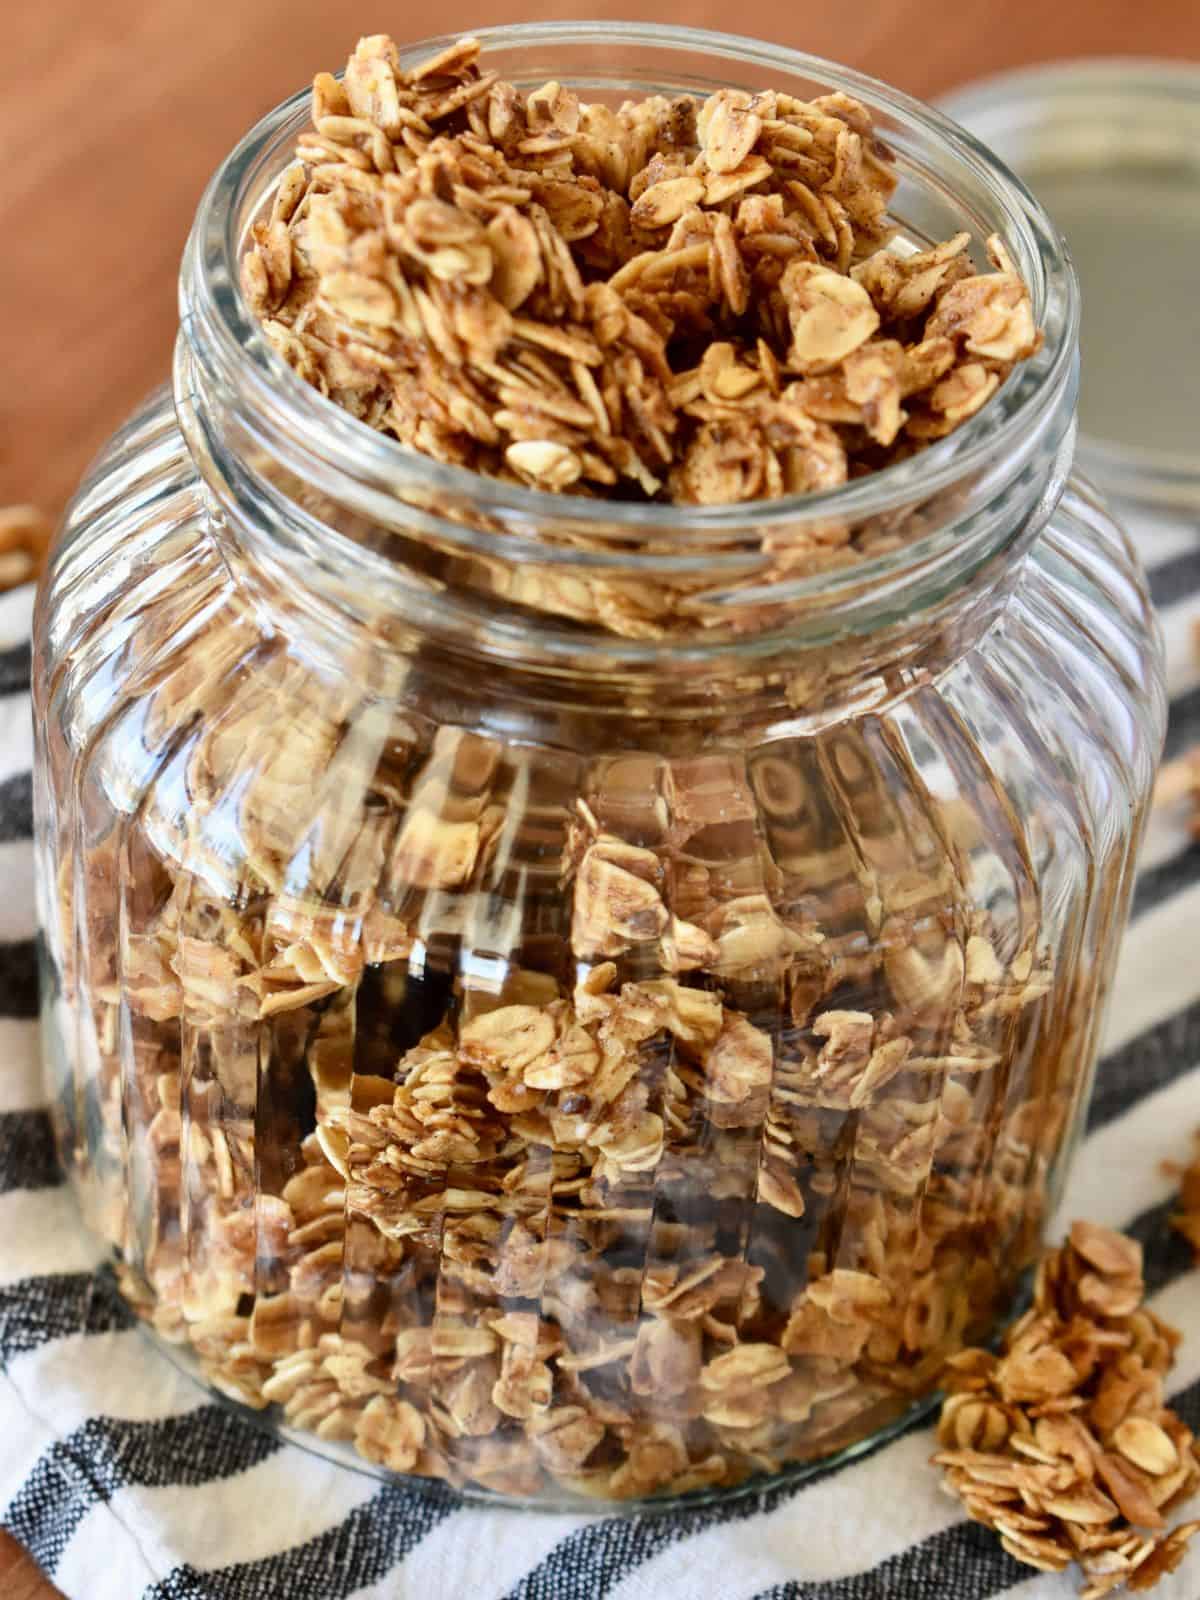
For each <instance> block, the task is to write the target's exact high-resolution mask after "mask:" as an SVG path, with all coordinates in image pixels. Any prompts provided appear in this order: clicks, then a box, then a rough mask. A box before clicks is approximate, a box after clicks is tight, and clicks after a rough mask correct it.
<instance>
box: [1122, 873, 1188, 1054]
mask: <svg viewBox="0 0 1200 1600" xmlns="http://www.w3.org/2000/svg"><path fill="white" fill-rule="evenodd" d="M1197 929H1200V884H1194V885H1193V886H1192V887H1191V888H1190V889H1187V890H1185V891H1184V892H1183V893H1182V894H1177V895H1175V896H1173V897H1172V898H1171V899H1170V900H1166V901H1164V902H1163V904H1162V905H1160V906H1156V907H1155V908H1154V910H1153V911H1147V912H1146V914H1145V916H1142V917H1139V918H1138V919H1137V921H1136V922H1135V923H1134V924H1133V925H1132V927H1131V928H1130V929H1129V931H1128V932H1127V933H1126V935H1125V942H1124V944H1123V945H1122V947H1121V955H1120V960H1119V961H1118V963H1117V972H1116V977H1115V979H1114V981H1113V990H1112V999H1111V1000H1110V1002H1109V1008H1108V1020H1107V1025H1106V1027H1105V1030H1104V1044H1103V1050H1104V1051H1105V1052H1107V1051H1109V1050H1116V1049H1118V1048H1119V1047H1120V1046H1121V1045H1123V1044H1127V1043H1128V1041H1129V1040H1130V1039H1132V1038H1133V1037H1134V1036H1135V1035H1136V1034H1139V1033H1142V1032H1143V1031H1144V1030H1145V1029H1146V1028H1150V1027H1153V1026H1154V1024H1155V1023H1156V1022H1160V1021H1162V1019H1163V1018H1164V1017H1168V1016H1170V1015H1171V1014H1172V1013H1173V1012H1175V1011H1182V1010H1183V1008H1184V1006H1186V1005H1188V1004H1190V1002H1191V1001H1193V1000H1194V999H1195V998H1196V993H1197V989H1198V988H1200V963H1198V961H1197Z"/></svg>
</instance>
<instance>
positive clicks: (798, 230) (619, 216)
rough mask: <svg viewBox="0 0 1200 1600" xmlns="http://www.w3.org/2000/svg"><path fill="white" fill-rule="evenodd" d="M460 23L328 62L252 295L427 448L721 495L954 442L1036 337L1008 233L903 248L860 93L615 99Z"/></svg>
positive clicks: (653, 494)
mask: <svg viewBox="0 0 1200 1600" xmlns="http://www.w3.org/2000/svg"><path fill="white" fill-rule="evenodd" d="M479 56H480V46H479V43H478V41H476V40H473V39H464V40H461V41H460V42H459V43H458V44H456V45H454V46H452V47H451V48H450V49H448V50H446V51H444V52H443V53H442V54H441V55H439V56H437V57H436V58H434V59H432V60H428V61H425V62H423V63H422V64H421V65H420V66H418V67H415V68H413V69H411V70H409V71H404V70H402V68H401V66H400V53H399V51H398V49H397V47H396V45H395V43H394V42H393V41H392V40H391V39H390V38H388V37H387V36H385V35H375V36H373V37H370V38H364V39H362V40H360V41H359V44H358V46H357V47H356V49H355V51H354V53H353V55H352V56H351V57H350V60H349V62H348V64H347V67H346V73H345V77H344V80H343V81H342V82H340V83H339V82H338V81H337V80H336V79H335V78H334V77H333V76H332V75H331V74H329V73H321V74H319V75H318V76H317V78H316V80H315V82H314V85H313V125H312V128H311V129H310V130H307V131H306V132H305V133H304V134H303V135H302V136H301V138H300V140H299V143H298V145H297V147H296V160H295V162H294V164H293V165H291V166H290V167H289V168H288V169H287V170H286V171H285V173H284V174H283V177H282V179H281V181H280V183H279V186H278V190H277V192H276V195H275V199H274V205H273V209H272V211H271V214H270V216H269V218H267V219H265V220H263V221H262V222H260V223H259V224H258V225H257V227H256V229H255V232H254V242H253V244H252V246H251V248H250V250H249V251H248V253H247V255H246V257H245V261H244V274H243V276H244V284H245V289H246V293H247V296H248V298H249V301H250V304H251V306H252V307H253V309H254V310H255V312H256V313H257V314H258V316H259V317H260V318H261V319H262V324H263V327H264V329H265V332H266V334H267V337H268V338H269V339H270V341H271V343H272V344H273V345H274V346H275V348H276V349H277V350H278V351H279V352H280V353H281V354H282V355H283V356H284V358H285V359H286V360H287V361H288V362H289V363H290V364H291V366H292V367H293V368H294V369H295V370H296V372H297V373H299V375H300V376H301V377H302V378H304V379H305V380H306V381H307V382H308V383H310V384H312V385H313V386H314V387H316V388H317V389H319V390H320V391H321V392H322V393H323V394H325V395H327V396H328V397H329V398H330V399H331V400H333V401H334V402H336V403H337V404H338V405H340V406H342V407H344V408H345V409H346V410H348V411H349V412H351V413H352V414H353V415H354V416H356V417H358V418H359V419H360V420H361V421H363V422H364V423H366V424H368V425H369V426H370V427H372V428H377V429H379V430H381V431H383V432H386V433H390V434H392V435H394V436H395V437H396V438H397V439H399V440H401V441H402V442H403V443H404V444H406V445H410V446H412V447H413V448H414V449H416V450H419V451H421V452H423V453H425V454H426V455H429V456H432V457H434V458H435V459H437V460H439V461H445V462H453V463H456V464H458V465H461V466H465V467H469V468H473V469H474V470H476V471H478V472H480V473H485V474H488V475H490V476H492V477H497V478H503V479H507V480H509V481H515V482H520V483H523V484H527V485H531V486H534V487H536V488H538V489H543V490H551V491H556V492H563V493H571V494H588V495H601V496H605V495H607V496H613V497H620V498H625V499H630V498H633V499H642V498H644V499H651V500H655V499H656V500H667V501H675V502H682V503H689V504H696V505H724V504H733V503H736V502H742V501H750V500H757V499H763V498H771V497H776V496H780V495H785V494H796V493H804V492H809V491H816V490H822V489H828V488H832V487H835V486H837V485H838V484H842V483H845V482H846V481H847V480H849V479H853V478H857V477H859V476H861V475H863V474H865V473H869V472H873V471H875V470H878V469H879V468H881V467H885V466H887V465H889V464H890V463H892V462H895V461H898V460H901V459H903V458H904V457H906V456H908V455H911V454H912V453H913V452H914V451H917V450H920V449H921V448H922V447H924V446H925V445H926V444H928V443H929V442H930V441H931V440H934V439H938V438H940V437H942V436H943V435H945V434H947V433H950V432H951V431H952V430H953V429H955V428H956V427H958V426H959V425H960V424H961V423H962V422H964V421H965V420H966V419H967V418H968V417H970V416H972V415H973V414H974V413H975V412H977V411H978V410H979V408H980V407H981V406H982V405H984V404H985V402H986V401H987V400H988V399H989V398H990V397H991V396H992V395H993V394H994V393H995V392H996V390H997V389H998V388H999V386H1000V384H1001V383H1002V382H1003V381H1004V379H1005V378H1006V376H1007V375H1008V373H1009V372H1010V371H1011V370H1012V367H1013V366H1014V364H1015V363H1017V362H1019V361H1021V360H1024V359H1025V358H1027V357H1028V356H1030V355H1032V354H1033V353H1034V352H1035V351H1036V350H1037V349H1038V348H1039V346H1040V343H1041V335H1040V334H1039V332H1038V330H1037V329H1036V327H1035V326H1034V319H1033V313H1032V308H1031V305H1030V298H1029V294H1028V291H1027V289H1026V287H1025V285H1024V284H1023V282H1022V281H1021V279H1020V277H1019V276H1018V274H1017V271H1016V269H1015V267H1014V265H1013V263H1012V261H1011V259H1010V257H1009V255H1008V253H1007V251H1006V250H1005V248H1004V245H1003V243H1002V242H1001V240H1000V239H999V238H996V237H993V238H992V239H990V240H989V241H988V244H987V249H988V255H989V257H990V260H991V263H992V266H993V268H994V270H993V271H991V272H986V273H980V272H977V270H976V268H975V266H974V264H973V263H972V261H971V258H970V254H969V247H970V244H971V240H970V236H969V235H968V234H966V233H959V234H957V235H956V236H955V237H954V238H952V239H948V240H945V241H944V242H941V243H938V244H936V245H934V246H933V247H932V248H930V249H927V250H922V251H920V252H919V253H917V252H915V251H914V252H912V253H904V250H903V248H901V249H896V248H889V240H891V238H892V235H893V228H892V224H891V222H890V220H889V217H888V212H887V206H888V200H889V198H890V196H891V194H892V191H893V189H894V187H895V182H896V179H895V176H894V173H893V168H892V158H891V154H890V152H889V151H888V149H887V148H886V146H885V145H884V144H883V143H882V142H881V141H880V140H879V138H878V137H877V136H876V134H875V133H874V131H873V128H872V122H871V117H870V114H869V112H868V111H867V110H866V108H865V107H863V106H862V105H860V104H859V103H858V102H857V101H855V100H854V99H852V98H850V97H849V96H848V95H846V94H843V93H840V92H839V93H834V94H828V95H822V96H820V97H819V98H817V99H814V100H812V101H803V100H799V99H796V98H795V97H793V96H791V95H788V94H784V93H780V92H776V91H774V90H771V89H766V90H762V91H760V92H759V93H756V94H750V93H747V92H745V91H742V90H739V89H722V90H719V91H718V92H716V93H715V94H712V95H710V96H709V97H708V99H707V100H705V101H704V102H703V103H700V102H697V101H696V100H695V99H693V98H690V97H687V96H684V97H681V98H678V99H666V98H664V97H661V96H652V97H650V98H648V99H645V100H641V101H636V102H633V101H628V102H626V103H625V104H623V105H622V106H620V108H619V109H616V110H614V109H611V108H610V107H608V106H606V105H602V104H588V103H583V102H581V101H580V100H579V98H578V96H577V95H576V94H574V93H573V92H572V90H571V89H570V88H568V87H566V86H564V85H562V84H559V83H554V82H551V83H547V84H545V85H544V86H543V87H542V88H540V89H537V90H534V91H533V92H531V93H528V94H526V93H522V92H520V91H519V90H518V89H516V88H515V87H514V86H513V85H512V84H510V83H505V82H504V81H502V80H501V79H499V78H498V77H497V75H496V74H495V73H494V72H488V71H486V70H484V69H483V68H482V67H481V64H480V60H479Z"/></svg>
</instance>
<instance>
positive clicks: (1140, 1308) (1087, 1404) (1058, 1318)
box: [934, 1222, 1200, 1600]
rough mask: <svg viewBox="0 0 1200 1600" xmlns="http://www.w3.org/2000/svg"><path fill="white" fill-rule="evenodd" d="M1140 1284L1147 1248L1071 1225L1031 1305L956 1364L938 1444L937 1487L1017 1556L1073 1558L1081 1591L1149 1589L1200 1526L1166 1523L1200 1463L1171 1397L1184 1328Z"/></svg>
mask: <svg viewBox="0 0 1200 1600" xmlns="http://www.w3.org/2000/svg"><path fill="white" fill-rule="evenodd" d="M1143 1293H1144V1285H1143V1282H1142V1252H1141V1246H1140V1245H1138V1244H1137V1243H1135V1242H1134V1241H1133V1240H1132V1239H1128V1238H1126V1237H1124V1236H1123V1235H1122V1234H1118V1233H1113V1232H1111V1231H1110V1230H1109V1229H1107V1228H1101V1227H1098V1226H1096V1225H1095V1224H1094V1223H1087V1222H1076V1223H1075V1224H1074V1225H1073V1226H1072V1228H1071V1232H1070V1237H1069V1240H1068V1242H1067V1243H1066V1244H1065V1245H1064V1246H1063V1247H1062V1248H1061V1249H1058V1250H1051V1251H1049V1252H1048V1253H1047V1254H1046V1255H1045V1257H1044V1258H1043V1259H1042V1261H1041V1263H1040V1264H1039V1267H1038V1273H1037V1281H1036V1286H1035V1290H1034V1303H1033V1306H1032V1307H1031V1308H1030V1310H1029V1311H1028V1312H1026V1314H1025V1315H1024V1316H1023V1317H1021V1318H1020V1320H1019V1321H1018V1322H1016V1323H1014V1324H1013V1326H1012V1327H1011V1328H1009V1329H1008V1331H1007V1333H1006V1334H1005V1337H1004V1342H1003V1345H1002V1348H1001V1350H1000V1353H999V1354H993V1353H992V1352H991V1351H988V1350H963V1351H961V1352H960V1353H959V1354H957V1355H955V1356H952V1357H951V1358H950V1360H949V1362H948V1364H947V1373H946V1378H945V1386H946V1388H947V1389H948V1390H949V1397H948V1398H947V1400H946V1401H945V1403H944V1405H943V1407H942V1414H941V1421H940V1423H939V1425H938V1442H939V1444H940V1445H941V1446H942V1448H941V1450H940V1451H939V1453H938V1454H937V1455H936V1456H935V1457H934V1460H935V1462H936V1463H937V1464H938V1465H939V1466H941V1467H942V1468H943V1470H944V1479H943V1483H944V1487H945V1488H946V1490H947V1492H948V1493H950V1494H952V1495H954V1496H956V1497H957V1498H958V1499H960V1500H961V1501H962V1502H963V1504H964V1506H965V1507H966V1509H967V1511H968V1513H969V1514H970V1515H971V1517H973V1518H974V1519H975V1520H976V1521H978V1522H982V1523H984V1524H985V1525H986V1526H987V1527H989V1528H994V1529H995V1530H996V1532H997V1533H999V1534H1000V1536H1001V1543H1002V1544H1003V1546H1004V1548H1005V1549H1006V1550H1007V1551H1008V1552H1009V1554H1010V1555H1013V1556H1015V1557H1016V1558H1017V1560H1018V1561H1022V1562H1024V1563H1025V1564H1026V1565H1028V1566H1031V1567H1036V1568H1038V1569H1039V1570H1040V1571H1043V1572H1062V1571H1065V1569H1066V1568H1067V1567H1069V1566H1070V1565H1071V1563H1072V1562H1076V1563H1078V1565H1079V1567H1080V1569H1081V1570H1082V1572H1083V1575H1084V1578H1085V1580H1086V1585H1085V1588H1084V1589H1083V1591H1082V1597H1081V1600H1101V1596H1103V1595H1107V1594H1111V1593H1112V1592H1113V1591H1114V1590H1115V1589H1119V1588H1121V1587H1122V1586H1125V1587H1127V1588H1128V1589H1130V1590H1134V1591H1141V1590H1144V1589H1149V1588H1151V1587H1152V1586H1153V1585H1154V1584H1155V1583H1156V1582H1157V1581H1158V1579H1159V1578H1161V1577H1162V1576H1163V1575H1164V1574H1166V1573H1168V1572H1172V1571H1174V1570H1175V1568H1176V1567H1177V1566H1178V1565H1179V1563H1180V1561H1181V1560H1182V1559H1183V1556H1184V1553H1185V1551H1186V1549H1187V1545H1188V1542H1189V1540H1190V1539H1192V1538H1193V1537H1194V1535H1195V1534H1196V1533H1197V1532H1198V1531H1200V1522H1186V1523H1180V1524H1179V1525H1177V1526H1176V1527H1175V1528H1173V1529H1171V1530H1170V1531H1169V1532H1168V1531H1166V1529H1167V1523H1166V1517H1167V1515H1168V1514H1169V1513H1170V1512H1172V1511H1173V1510H1175V1508H1176V1507H1177V1506H1178V1505H1180V1504H1181V1502H1182V1501H1184V1500H1185V1499H1187V1498H1188V1497H1189V1496H1190V1495H1191V1494H1192V1493H1193V1492H1194V1491H1195V1489H1196V1487H1197V1485H1198V1484H1200V1461H1198V1460H1197V1447H1196V1439H1195V1436H1194V1435H1193V1433H1192V1431H1191V1429H1190V1428H1188V1427H1187V1426H1186V1424H1185V1423H1183V1422H1182V1421H1181V1420H1180V1418H1179V1417H1177V1416H1176V1415H1175V1413H1174V1412H1172V1411H1171V1410H1170V1408H1169V1407H1168V1406H1167V1405H1166V1403H1165V1401H1164V1396H1163V1382H1164V1379H1165V1377H1166V1374H1167V1373H1168V1372H1169V1371H1170V1369H1171V1366H1172V1365H1173V1362H1174V1354H1175V1349H1176V1346H1177V1345H1178V1343H1179V1335H1178V1333H1177V1332H1176V1331H1175V1330H1174V1329H1173V1328H1171V1327H1168V1326H1167V1324H1165V1323H1164V1322H1162V1321H1161V1320H1160V1319H1159V1318H1158V1317H1156V1316H1155V1314H1154V1313H1153V1312H1152V1311H1150V1310H1148V1309H1147V1308H1146V1307H1145V1306H1144V1305H1143V1304H1142V1298H1143Z"/></svg>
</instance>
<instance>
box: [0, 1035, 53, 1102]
mask: <svg viewBox="0 0 1200 1600" xmlns="http://www.w3.org/2000/svg"><path fill="white" fill-rule="evenodd" d="M45 1104H46V1091H45V1090H44V1088H43V1087H42V1068H41V1061H40V1060H39V1058H38V1025H37V1023H36V1022H22V1021H21V1020H20V1019H19V1018H16V1017H0V1112H3V1111H33V1110H35V1109H36V1108H37V1107H38V1106H44V1105H45Z"/></svg>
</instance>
